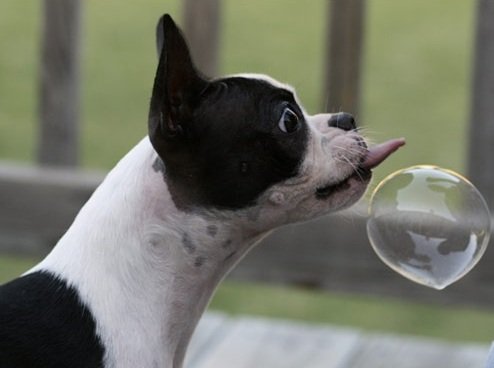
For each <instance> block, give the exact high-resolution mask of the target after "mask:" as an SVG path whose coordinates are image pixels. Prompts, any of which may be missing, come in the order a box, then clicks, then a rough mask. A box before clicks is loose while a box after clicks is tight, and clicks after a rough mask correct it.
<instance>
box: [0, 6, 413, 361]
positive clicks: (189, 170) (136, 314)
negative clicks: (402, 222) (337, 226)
mask: <svg viewBox="0 0 494 368" xmlns="http://www.w3.org/2000/svg"><path fill="white" fill-rule="evenodd" d="M157 43H158V51H159V65H158V68H157V72H156V77H155V79H154V86H153V90H152V96H151V103H150V110H149V117H148V128H149V132H148V133H149V134H148V136H147V137H146V138H144V139H143V140H142V141H141V142H140V143H138V144H137V146H136V147H134V148H133V149H132V150H131V151H130V152H129V153H128V154H127V155H126V156H125V157H124V158H123V159H122V160H121V161H120V162H119V163H118V164H117V165H116V167H115V168H114V169H113V170H112V171H111V172H110V173H109V174H108V176H107V177H106V178H105V180H104V181H103V183H102V184H101V185H100V186H99V187H98V188H97V189H96V191H95V192H94V194H93V195H92V197H91V199H90V200H89V201H88V202H87V203H86V204H85V206H84V207H83V208H82V209H81V211H80V212H79V214H78V215H77V217H76V218H75V220H74V222H73V224H72V226H71V227H70V228H69V229H68V231H67V232H66V234H65V235H64V236H63V237H62V238H61V239H60V241H59V242H58V244H57V245H56V246H55V247H54V249H53V250H52V251H51V253H50V254H49V255H48V256H47V257H46V258H45V259H44V260H43V261H41V263H39V264H38V265H37V266H35V267H34V268H33V269H31V270H30V271H28V272H27V273H26V274H24V275H23V276H22V277H20V278H18V279H15V280H13V281H11V282H9V283H7V284H5V285H3V286H1V287H0V367H2V368H21V367H22V368H28V367H29V368H35V367H39V368H47V367H71V368H78V367H81V368H83V367H84V368H96V367H105V368H138V367H139V368H158V367H173V368H180V367H182V364H183V360H184V355H185V351H186V348H187V345H188V342H189V340H190V338H191V335H192V333H193V331H194V328H195V326H196V324H197V322H198V320H199V318H200V317H201V314H202V313H203V311H204V310H205V308H206V306H207V304H208V302H209V300H210V298H211V295H212V294H213V292H214V290H215V288H216V286H217V285H218V283H219V282H220V281H221V280H222V279H223V277H224V276H225V275H226V274H227V273H228V271H229V270H230V269H231V268H232V267H233V266H234V265H235V264H236V263H237V262H238V261H239V260H240V259H241V258H242V257H243V256H244V255H245V254H246V253H247V252H248V251H249V250H250V249H251V248H252V247H253V246H254V245H255V244H256V243H258V242H259V241H260V240H261V239H262V238H264V237H265V236H266V235H267V234H268V233H269V232H270V231H271V230H273V229H275V228H277V227H280V226H282V225H285V224H289V223H294V222H298V221H306V220H309V219H312V218H316V217H318V216H321V215H325V214H328V213H330V212H334V211H337V210H341V209H344V208H346V207H349V206H350V205H352V204H354V203H355V202H356V201H357V200H358V199H359V198H360V197H361V196H362V194H363V193H364V191H365V190H366V187H367V185H368V183H369V180H370V178H371V169H373V168H374V167H375V166H377V165H378V164H380V163H381V162H382V161H383V160H384V159H386V157H387V156H388V155H390V154H391V153H392V152H393V151H395V150H396V149H397V148H398V147H400V146H401V145H403V144H404V140H403V139H393V140H390V141H387V142H385V143H382V144H380V145H376V146H373V147H368V145H367V144H366V141H365V140H364V138H363V137H362V136H361V135H360V133H359V131H358V129H357V127H356V124H355V121H354V119H353V118H352V116H351V115H349V114H346V113H337V114H318V115H309V114H308V113H307V112H306V111H305V110H304V108H303V107H302V105H301V104H300V102H299V101H298V99H297V96H296V94H295V91H294V90H293V88H291V87H290V86H288V85H286V84H282V83H280V82H277V81H275V80H274V79H272V78H270V77H267V76H265V75H259V74H239V75H233V76H228V77H225V78H218V79H207V78H206V77H204V76H203V75H201V74H200V73H199V72H198V71H197V70H196V68H195V67H194V65H193V62H192V60H191V56H190V53H189V50H188V47H187V45H186V42H185V41H184V38H183V36H182V34H181V32H180V30H179V29H178V28H177V26H176V25H175V23H174V22H173V20H172V18H171V17H170V16H169V15H164V16H163V17H162V18H161V19H160V22H159V23H158V28H157Z"/></svg>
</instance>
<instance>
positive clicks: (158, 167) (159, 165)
mask: <svg viewBox="0 0 494 368" xmlns="http://www.w3.org/2000/svg"><path fill="white" fill-rule="evenodd" d="M153 170H154V172H160V173H161V175H163V180H166V168H165V164H164V163H163V161H162V160H161V159H160V158H159V157H156V160H154V162H153Z"/></svg>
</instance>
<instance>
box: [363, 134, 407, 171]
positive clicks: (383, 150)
mask: <svg viewBox="0 0 494 368" xmlns="http://www.w3.org/2000/svg"><path fill="white" fill-rule="evenodd" d="M404 144H405V139H404V138H398V139H391V140H389V141H386V142H384V143H381V144H378V145H375V146H372V147H370V148H369V152H368V153H367V156H366V157H365V159H364V162H362V164H361V165H360V166H361V167H363V168H364V169H373V168H374V167H376V166H377V165H379V164H380V163H381V162H383V161H384V160H385V159H386V158H387V157H388V156H389V155H390V154H392V153H393V152H394V151H396V150H397V149H398V148H400V147H401V146H403V145H404Z"/></svg>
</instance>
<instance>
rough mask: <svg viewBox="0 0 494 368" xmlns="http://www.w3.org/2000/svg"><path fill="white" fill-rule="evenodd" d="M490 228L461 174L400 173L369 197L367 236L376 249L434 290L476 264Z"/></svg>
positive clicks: (424, 169)
mask: <svg viewBox="0 0 494 368" xmlns="http://www.w3.org/2000/svg"><path fill="white" fill-rule="evenodd" d="M490 229H491V216H490V213H489V209H488V207H487V204H486V202H485V200H484V198H483V197H482V195H481V194H480V193H479V191H478V190H477V189H476V188H475V187H474V186H473V185H472V184H471V183H470V182H469V181H468V180H467V179H465V178H464V177H462V176H461V175H459V174H457V173H455V172H453V171H450V170H446V169H442V168H439V167H436V166H413V167H410V168H407V169H403V170H399V171H397V172H395V173H393V174H391V175H389V176H388V177H387V178H385V179H384V180H383V181H382V182H381V183H380V184H379V185H378V186H377V188H376V189H375V191H374V193H373V194H372V197H371V202H370V207H369V220H368V222H367V234H368V236H369V239H370V242H371V244H372V247H373V248H374V251H375V252H376V253H377V255H378V256H379V257H380V258H381V260H382V261H383V262H384V263H385V264H386V265H388V266H389V267H391V268H392V269H393V270H395V271H396V272H398V273H400V274H401V275H403V276H405V277H407V278H409V279H410V280H412V281H415V282H417V283H419V284H423V285H426V286H429V287H432V288H435V289H443V288H445V287H446V286H448V285H450V284H451V283H453V282H455V281H457V280H458V279H460V278H461V277H463V276H464V275H465V274H466V273H468V271H470V270H471V269H472V268H473V267H474V266H475V264H476V263H477V262H478V261H479V259H480V258H481V257H482V255H483V254H484V252H485V249H486V247H487V244H488V242H489V236H490V231H491V230H490Z"/></svg>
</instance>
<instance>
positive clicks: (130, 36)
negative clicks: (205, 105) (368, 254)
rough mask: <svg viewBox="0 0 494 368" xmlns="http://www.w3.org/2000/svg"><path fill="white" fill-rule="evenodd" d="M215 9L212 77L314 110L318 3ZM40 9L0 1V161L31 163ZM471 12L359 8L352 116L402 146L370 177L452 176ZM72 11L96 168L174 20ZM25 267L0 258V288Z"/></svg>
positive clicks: (460, 332) (227, 293) (319, 50)
mask: <svg viewBox="0 0 494 368" xmlns="http://www.w3.org/2000/svg"><path fill="white" fill-rule="evenodd" d="M223 3H224V9H223V23H222V27H223V33H222V45H223V47H222V50H221V70H222V72H224V73H235V72H244V71H252V72H264V73H269V74H272V75H273V76H275V77H277V78H279V79H281V80H283V81H286V82H289V83H291V84H293V85H294V86H295V87H296V88H297V90H298V92H299V96H300V98H301V100H302V101H305V104H306V107H307V109H308V111H309V112H311V113H315V112H317V111H318V109H319V108H320V105H321V102H322V101H323V92H322V83H321V76H322V65H323V51H324V37H323V33H324V29H325V27H326V24H325V17H324V15H325V4H326V1H325V0H311V1H300V0H270V1H265V0H249V1H225V2H223ZM40 4H41V2H37V1H32V2H30V1H18V0H2V2H0V24H1V25H2V32H0V45H1V46H2V52H1V54H0V159H8V160H19V161H33V160H34V157H35V152H36V143H35V142H36V90H37V89H36V75H37V62H38V51H39V46H38V41H39V28H40V10H41V8H40V6H41V5H40ZM474 4H475V2H474V1H473V0H447V1H446V0H439V1H430V0H414V1H394V0H369V1H368V8H367V21H366V33H365V57H364V60H363V81H362V83H363V84H362V88H363V95H362V109H361V110H362V111H361V114H360V116H359V117H358V118H359V120H360V121H361V122H362V123H363V124H364V125H365V126H366V130H367V131H368V134H369V135H370V136H371V137H372V138H373V139H374V140H375V141H380V140H383V139H386V138H388V137H391V136H404V137H406V138H407V141H408V145H407V148H406V149H404V150H401V152H400V153H399V154H397V155H396V156H395V157H393V158H392V159H390V160H389V162H387V163H386V164H384V165H383V166H382V167H381V168H379V170H378V171H377V177H378V178H379V177H382V176H384V175H386V174H387V173H389V172H391V171H392V170H394V169H396V168H399V167H403V166H408V165H412V164H419V163H431V164H436V165H440V166H445V167H448V168H452V169H455V170H458V171H460V172H464V164H465V152H466V146H465V134H466V122H467V120H468V104H469V88H470V83H469V75H470V59H471V52H472V47H473V46H472V45H473V42H472V38H473V18H474V16H473V14H474V13H473V10H474ZM84 7H85V12H84V38H83V50H82V61H83V64H82V65H83V85H82V87H83V102H82V103H83V111H82V114H83V115H82V117H83V125H82V127H81V132H82V143H83V144H82V161H83V165H84V166H85V167H96V168H104V169H108V168H110V167H111V166H113V165H114V163H115V162H116V161H117V160H118V159H119V158H120V157H121V156H122V155H123V154H124V153H125V152H126V151H128V150H129V148H130V147H132V146H133V145H134V144H135V143H136V142H137V141H138V140H139V139H140V138H141V137H142V136H143V135H144V134H145V133H146V116H147V105H148V100H149V96H150V86H151V83H152V79H153V73H154V68H155V65H156V60H155V50H154V40H153V35H154V26H155V22H156V19H157V17H158V15H159V14H161V13H163V12H170V13H171V14H172V15H174V16H175V18H176V19H178V20H179V19H180V9H179V2H178V1H176V0H175V1H171V0H149V1H147V2H146V4H145V6H144V5H143V4H142V3H140V2H122V1H117V0H106V1H96V0H93V1H91V0H88V1H86V2H84ZM280 9H283V11H280ZM331 108H332V109H333V110H337V109H338V107H337V106H334V107H331ZM33 262H34V260H19V259H16V258H12V257H4V258H0V281H2V280H7V279H8V278H10V277H13V276H14V275H16V274H19V273H20V272H22V270H25V269H27V268H28V267H29V266H30V265H31V264H32V263H33ZM212 307H213V308H216V309H222V310H225V311H228V312H232V313H259V314H263V315H269V316H276V317H287V318H298V319H306V320H311V321H322V322H330V323H337V324H346V325H352V326H359V327H363V328H368V329H375V330H376V329H377V330H385V331H395V332H401V333H416V334H424V335H429V336H439V337H443V338H449V339H457V340H472V341H488V340H490V339H492V335H491V334H490V331H492V328H490V326H492V325H493V323H494V314H492V313H487V312H481V311H474V310H465V309H457V308H446V307H444V306H443V307H437V306H436V307H433V306H424V305H417V304H410V303H406V302H398V301H387V300H383V299H382V298H379V299H378V298H363V297H350V296H347V295H334V294H316V293H312V292H306V291H300V290H291V291H288V290H286V289H283V288H267V287H264V286H252V285H240V284H236V283H226V284H225V285H224V286H222V287H221V288H220V290H219V292H218V294H217V295H216V297H215V299H214V300H213V302H212Z"/></svg>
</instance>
